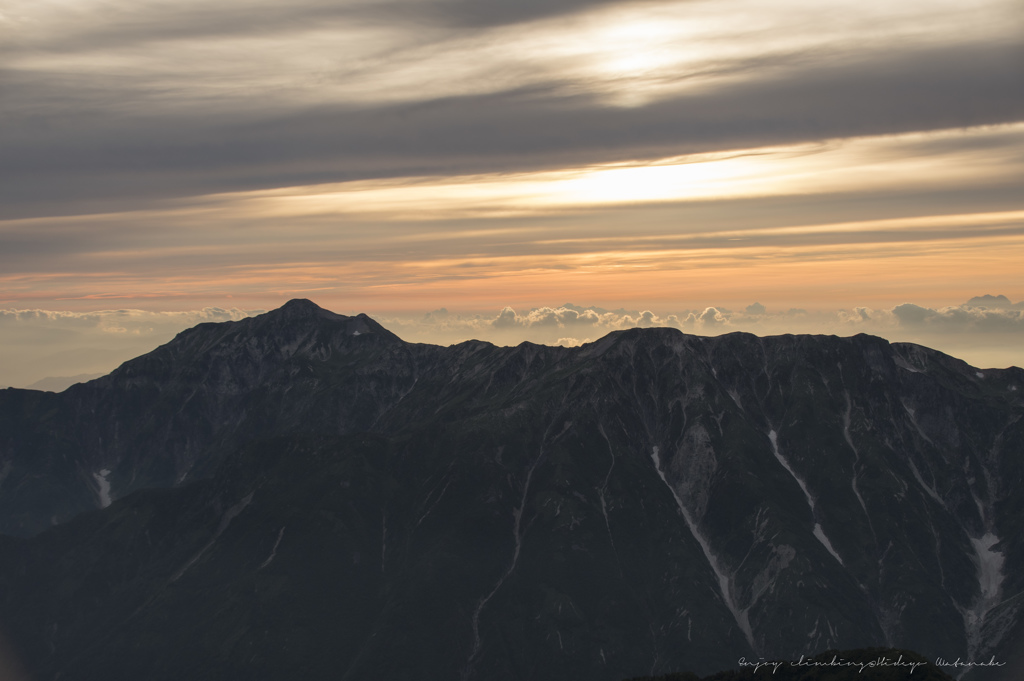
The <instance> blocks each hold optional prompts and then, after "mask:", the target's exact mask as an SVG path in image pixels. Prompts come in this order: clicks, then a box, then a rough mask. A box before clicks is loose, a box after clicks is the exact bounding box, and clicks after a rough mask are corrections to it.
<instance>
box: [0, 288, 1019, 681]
mask: <svg viewBox="0 0 1024 681" xmlns="http://www.w3.org/2000/svg"><path fill="white" fill-rule="evenodd" d="M1022 390H1024V371H1021V370H1020V369H1016V368H1012V369H1006V370H986V371H980V370H978V369H975V368H973V367H970V366H968V365H967V364H965V363H963V362H960V361H958V360H955V359H953V358H950V357H948V356H946V355H943V354H941V353H939V352H936V351H933V350H929V349H927V348H923V347H920V346H916V345H910V344H900V343H896V344H890V343H888V342H886V341H884V340H882V339H879V338H874V337H871V336H865V335H860V336H856V337H853V338H837V337H833V336H778V337H772V338H758V337H755V336H752V335H749V334H729V335H725V336H720V337H716V338H703V337H696V336H689V335H685V334H683V333H680V332H678V331H675V330H671V329H632V330H628V331H620V332H616V333H612V334H610V335H608V336H606V337H605V338H602V339H600V340H599V341H597V342H595V343H590V344H588V345H585V346H583V347H580V348H560V347H545V346H539V345H534V344H530V343H523V344H521V345H519V346H517V347H514V348H500V347H495V346H493V345H490V344H488V343H483V342H479V341H468V342H465V343H461V344H458V345H454V346H452V347H437V346H431V345H422V344H410V343H405V342H403V341H402V340H401V339H399V338H398V337H397V336H395V335H394V334H392V333H391V332H389V331H387V330H386V329H384V328H383V327H381V326H380V325H379V324H377V323H376V322H374V321H373V320H372V319H370V318H369V317H366V316H365V315H359V316H355V317H346V316H342V315H337V314H334V313H331V312H328V311H326V310H323V309H321V308H319V307H317V306H316V305H314V304H313V303H311V302H309V301H299V300H296V301H291V302H290V303H288V304H287V305H285V306H284V307H282V308H280V309H278V310H275V311H273V312H270V313H267V314H264V315H261V316H259V317H254V318H250V319H245V320H241V321H237V322H225V323H218V324H201V325H199V326H197V327H195V328H193V329H190V330H188V331H185V332H183V333H181V334H179V335H178V336H177V337H176V338H175V339H174V340H173V341H171V342H170V343H168V344H167V345H164V346H162V347H160V348H158V349H157V350H155V351H153V352H151V353H149V354H147V355H144V356H142V357H139V358H137V359H135V360H132V361H130V362H127V363H125V364H124V365H122V366H121V367H120V368H118V369H117V370H116V371H114V372H113V373H111V374H110V375H108V376H105V377H103V378H100V379H96V380H94V381H90V382H88V383H84V384H78V385H74V386H71V387H70V388H68V389H67V390H66V391H64V392H63V393H59V394H54V393H44V392H37V391H28V390H14V389H8V390H4V391H0V531H2V532H3V533H4V536H0V625H2V628H3V629H4V630H5V631H6V634H7V639H8V643H9V647H10V648H11V649H12V650H13V651H14V653H15V654H16V656H17V657H18V658H19V659H20V663H21V665H22V666H23V667H24V668H25V669H26V670H27V671H28V672H29V673H30V675H31V678H32V679H35V680H37V681H39V680H44V679H57V678H60V679H62V680H67V679H110V678H115V679H119V678H125V679H128V678H131V679H136V678H146V679H183V678H188V679H218V680H222V679H245V680H246V681H252V680H258V679H280V678H303V679H424V678H429V679H486V680H488V681H491V680H494V681H499V680H502V679H510V680H511V679H560V680H561V679H588V680H590V679H593V680H595V681H599V680H601V679H607V680H609V681H610V680H618V679H623V678H627V677H637V676H643V675H648V676H654V675H659V674H666V673H669V672H677V671H681V670H689V671H692V672H694V673H696V674H700V675H708V674H711V673H714V672H717V671H719V670H722V669H728V668H732V667H734V666H735V665H736V663H737V660H738V659H739V658H740V657H743V656H746V657H747V658H748V659H749V658H756V657H759V656H765V657H780V656H781V657H786V658H789V657H798V656H799V655H801V654H807V655H814V654H818V653H821V652H823V651H826V650H829V649H835V648H847V649H850V648H867V647H875V646H899V647H905V648H910V649H913V650H916V651H919V652H920V653H922V654H924V655H925V656H927V657H928V658H929V659H934V658H935V657H937V656H942V657H944V658H946V659H949V660H952V659H955V658H957V657H960V658H963V659H964V660H967V659H981V658H984V659H985V660H988V659H989V657H990V656H992V655H995V656H996V657H997V658H1000V657H1002V658H1007V657H1008V656H1009V655H1010V653H1011V652H1012V651H1013V650H1014V649H1015V648H1014V646H1015V645H1020V644H1021V642H1022V627H1021V617H1020V608H1021V605H1022V604H1024V598H1022V597H1021V594H1022V593H1024V569H1021V568H1022V565H1024V532H1022V530H1024V527H1022V526H1024V486H1022V484H1021V483H1022V474H1024V421H1022V419H1021V416H1022V414H1024V401H1022V399H1021V393H1022ZM969 678H978V679H981V678H983V674H981V673H972V675H971V677H969Z"/></svg>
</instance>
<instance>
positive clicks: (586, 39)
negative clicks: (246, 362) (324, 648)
mask: <svg viewBox="0 0 1024 681" xmlns="http://www.w3.org/2000/svg"><path fill="white" fill-rule="evenodd" d="M1021 35H1024V14H1022V13H1021V12H1020V7H1019V2H1018V0H977V1H976V2H972V3H967V4H965V3H963V2H960V1H959V0H907V2H902V3H891V2H881V1H880V0H868V1H864V0H856V1H855V0H837V1H835V2H829V3H821V2H816V1H812V0H771V1H770V2H763V1H760V0H719V1H716V2H711V1H710V0H659V1H649V0H635V1H628V0H619V1H616V0H549V1H541V0H522V1H521V2H514V3H513V2H506V1H505V0H382V1H374V2H369V1H366V0H341V1H335V0H332V1H330V2H328V1H327V0H297V1H296V2H292V3H288V4H281V3H277V2H270V1H269V0H225V1H223V2H218V3H209V2H199V1H198V0H180V1H178V2H170V1H169V0H152V1H149V2H145V3H139V2H131V1H129V0H76V1H75V2H70V1H68V0H8V1H7V2H6V3H4V5H3V7H2V8H0V90H2V92H3V97H2V98H0V120H3V122H4V124H3V125H2V126H0V306H5V307H10V308H12V309H13V308H48V309H64V310H69V312H66V313H61V314H66V315H71V316H69V317H66V318H64V317H53V318H51V317H48V316H46V315H45V314H42V313H39V314H41V315H42V316H40V317H38V318H31V316H30V317H27V318H24V319H21V318H18V319H16V320H15V321H13V322H12V321H10V320H8V321H7V322H3V321H2V320H0V328H2V329H5V330H4V331H2V333H4V334H14V335H5V336H4V337H3V338H2V339H0V342H2V343H3V345H4V349H5V352H6V350H7V349H8V347H10V348H22V347H23V349H24V351H25V352H29V351H31V352H35V353H36V354H32V355H31V356H32V357H35V358H37V359H38V358H41V357H44V356H46V357H50V359H51V360H52V361H51V364H52V366H63V365H62V364H60V362H59V361H57V360H55V359H53V357H54V355H53V354H52V353H51V354H50V355H45V353H46V352H49V349H53V348H56V347H57V345H53V346H49V345H47V343H46V342H41V343H40V344H39V347H38V348H35V349H33V348H30V345H31V340H29V339H32V338H35V337H36V336H34V335H33V334H35V333H36V331H31V332H29V331H24V330H26V329H36V330H38V333H39V334H41V335H39V336H38V337H39V338H41V339H45V338H53V339H55V340H54V343H57V344H58V345H59V344H60V343H63V342H64V341H62V340H60V339H61V338H65V339H72V338H77V339H78V340H79V341H80V342H81V343H83V344H84V345H83V347H90V348H92V349H91V350H90V352H93V351H95V352H93V356H94V360H90V361H93V363H94V365H95V366H100V365H101V364H103V362H107V363H108V364H109V362H110V361H113V359H112V358H113V357H114V355H117V356H118V357H124V356H125V354H126V353H128V352H137V351H141V349H143V348H144V346H145V347H146V348H148V347H149V345H147V344H150V343H156V342H162V341H161V339H166V338H167V337H168V336H167V334H168V333H170V332H171V329H172V328H178V327H180V326H182V325H188V323H187V322H188V320H194V319H198V318H199V317H196V316H195V315H196V314H198V313H188V314H186V315H185V316H184V317H174V316H173V315H172V316H171V317H160V316H159V315H158V313H160V311H162V310H167V309H168V308H171V307H174V308H178V309H193V310H201V309H207V308H209V309H212V308H214V307H216V308H217V309H221V310H230V309H231V308H233V307H235V306H237V308H236V309H237V310H241V309H245V310H248V309H269V308H271V307H275V306H277V305H279V304H281V303H283V302H284V301H285V300H287V299H288V298H292V297H310V298H314V299H316V300H318V301H319V302H321V304H324V305H325V306H327V307H331V308H333V309H336V310H337V311H339V312H343V313H349V314H352V313H356V312H362V311H367V312H374V313H377V314H380V315H384V316H388V317H389V318H391V319H393V321H394V323H395V324H398V325H399V326H400V327H401V329H404V330H406V331H408V332H409V333H410V334H412V335H413V336H414V337H418V336H417V334H421V333H422V334H425V335H423V338H434V339H437V340H440V341H444V342H447V340H449V339H457V338H462V337H465V335H466V334H469V333H471V332H472V333H477V334H484V335H485V336H486V337H487V338H494V339H497V340H501V341H502V342H504V341H509V342H511V341H513V340H515V338H521V337H527V336H528V337H530V338H531V339H539V340H543V342H552V343H553V342H559V343H563V344H573V343H578V342H585V341H586V340H587V339H596V338H597V337H599V336H600V335H602V334H603V333H606V332H608V331H609V330H613V329H616V328H624V327H625V326H628V325H658V324H665V325H671V326H677V327H679V328H681V329H684V330H687V331H691V332H697V333H719V332H724V331H728V330H731V329H740V328H742V329H744V330H752V331H756V332H764V333H769V332H772V333H774V332H780V333H781V332H785V331H790V330H793V331H807V332H811V331H815V330H821V331H823V332H824V331H828V332H840V331H842V330H845V329H861V330H867V331H869V332H871V331H872V330H875V331H877V332H878V333H882V332H884V333H890V334H892V333H898V334H902V335H901V336H900V337H901V338H903V339H910V340H913V339H915V338H925V339H927V338H933V337H934V338H935V339H936V342H939V341H941V342H943V343H947V346H948V347H953V346H951V345H948V344H949V343H952V342H953V341H952V340H951V339H954V338H956V339H960V340H958V341H956V342H958V343H961V345H960V346H956V347H957V348H958V350H957V351H958V352H960V351H961V350H963V351H964V352H970V351H971V349H970V339H971V338H973V337H975V336H977V338H978V339H989V340H992V339H995V340H996V341H998V343H1003V341H1004V340H1005V338H1011V337H1012V338H1017V337H1016V336H1015V335H1014V334H1017V333H1018V332H1017V331H1016V329H1017V328H1018V327H1017V326H1016V325H1017V324H1018V321H1017V320H1018V318H1017V317H1013V314H1015V312H1014V308H1012V307H1011V308H1005V307H1004V308H1000V309H997V308H996V307H995V306H994V305H989V306H984V305H973V306H953V307H949V305H950V303H951V302H956V301H963V300H966V299H967V298H968V297H969V296H970V295H973V294H974V293H975V292H977V291H984V290H989V291H1000V292H1003V293H1005V294H1006V295H1008V296H1010V298H1011V299H1013V300H1019V299H1020V298H1021V297H1022V296H1024V291H1022V290H1021V289H1020V282H1021V280H1020V276H1019V269H1020V265H1019V263H1020V262H1022V261H1024V202H1022V199H1021V196H1020V178H1021V177H1022V176H1024V88H1021V87H1020V85H1021V83H1022V82H1024V45H1022V43H1021V41H1020V36H1021ZM552 298H554V299H556V300H562V301H565V300H573V301H587V302H589V303H593V304H594V305H599V306H603V307H601V308H596V307H588V308H576V307H570V306H562V307H546V306H549V305H551V304H552ZM755 300H756V301H757V303H756V304H755V302H754V301H755ZM908 301H912V302H908ZM96 306H119V307H125V308H135V307H138V308H146V310H147V311H145V312H132V313H128V312H124V313H123V314H122V313H117V314H115V313H113V312H105V313H102V314H101V315H100V316H99V317H97V318H95V319H94V318H93V317H89V316H88V315H87V316H84V317H76V316H75V315H79V314H86V312H87V311H89V310H91V309H92V308H93V307H96ZM442 307H444V308H447V309H448V310H452V311H451V312H444V313H442V312H441V311H440V309H439V308H442ZM981 307H986V310H984V311H979V310H980V308H981ZM425 309H438V312H435V313H431V314H430V315H428V317H425V318H423V319H421V318H420V317H419V315H421V314H422V313H421V311H422V310H425ZM481 310H488V311H491V312H487V313H483V312H480V311H481ZM790 310H805V311H806V312H800V311H792V312H791V311H790ZM837 310H845V312H841V313H840V312H837ZM417 311H419V312H417ZM468 311H476V312H468ZM655 311H661V312H655ZM783 311H786V312H783ZM413 312H416V315H417V316H415V317H409V316H408V315H409V314H411V313H413ZM19 314H20V313H19ZM89 314H94V313H91V312H90V313H89ZM217 314H219V313H217ZM225 314H227V313H225ZM230 314H236V312H230ZM237 314H244V313H241V312H237ZM119 315H120V316H119ZM188 315H192V316H188ZM402 315H405V316H402ZM90 320H92V321H90ZM410 320H412V321H410ZM191 323H194V322H191ZM75 324H80V325H84V326H77V327H76V326H74V325H75ZM90 324H93V325H92V326H90ZM147 324H148V325H149V326H147ZM837 325H838V326H837ZM74 329H78V330H77V331H74ZM401 329H400V332H401ZM16 330H21V331H16ZM830 330H831V331H830ZM22 331H24V333H25V334H26V335H24V336H18V335H17V334H18V333H21V332H22ZM62 334H63V335H62ZM75 334H82V335H77V336H76V335H75ZM431 334H433V335H431ZM487 334H490V335H487ZM516 334H519V335H518V336H517V335H516ZM524 334H527V336H524ZM19 339H20V340H19ZM117 339H134V340H132V342H131V343H128V341H127V340H125V341H122V340H117ZM58 341H59V342H58ZM993 342H995V341H993ZM19 344H21V345H19ZM90 344H91V345H90ZM1004 346H1005V344H1004ZM61 347H63V348H69V347H70V346H69V345H63V346H61ZM1000 347H1003V346H1000ZM1005 347H1009V346H1005ZM48 348H49V349H48ZM19 352H22V350H20V349H19V350H17V351H16V352H14V353H13V354H11V355H10V356H12V357H13V356H16V355H17V353H19ZM54 352H58V351H57V350H54ZM60 352H63V350H61V351H60ZM40 353H44V354H40ZM8 354H10V353H8ZM26 356H27V355H26ZM964 356H966V355H964ZM1006 356H1007V357H1010V356H1014V357H1015V356H1016V355H1012V353H1011V355H1006ZM104 358H105V359H104ZM33 361H35V360H33ZM48 361H50V360H48ZM1002 361H1003V360H999V362H1002ZM1013 361H1017V360H1013ZM983 363H984V362H983ZM997 363H998V362H997ZM15 364H16V363H15V362H14V361H13V360H11V362H10V363H9V365H8V366H11V367H14V366H15ZM72 365H74V366H79V365H82V362H81V361H79V360H77V359H76V360H75V361H70V360H69V362H68V366H69V367H71V366H72ZM26 366H27V365H26ZM103 366H104V367H106V366H107V365H106V364H104V365H103ZM12 370H13V369H12ZM62 371H64V370H62ZM89 371H91V370H90V369H88V368H83V369H81V370H80V371H78V370H76V371H74V372H72V371H71V369H70V368H69V369H68V370H67V371H64V373H88V372H89ZM19 380H21V379H19Z"/></svg>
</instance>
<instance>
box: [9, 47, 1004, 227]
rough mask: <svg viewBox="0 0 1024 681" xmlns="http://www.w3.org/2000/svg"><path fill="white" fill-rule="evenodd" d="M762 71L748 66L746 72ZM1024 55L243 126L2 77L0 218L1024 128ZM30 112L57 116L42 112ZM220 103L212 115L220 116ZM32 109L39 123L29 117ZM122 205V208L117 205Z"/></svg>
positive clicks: (962, 51)
mask: <svg viewBox="0 0 1024 681" xmlns="http://www.w3.org/2000/svg"><path fill="white" fill-rule="evenodd" d="M761 66H763V65H761V64H758V63H756V62H755V63H749V64H746V65H745V66H744V67H743V68H746V69H749V70H750V71H751V72H752V73H753V72H756V71H757V70H758V69H759V68H760V67H761ZM1022 84H1024V48H1022V47H1020V46H1018V45H1000V44H994V45H960V46H956V47H945V48H941V49H932V50H919V51H915V52H905V53H901V54H887V55H885V56H884V58H881V57H877V56H876V57H875V58H873V59H868V60H863V61H859V62H857V63H845V64H838V65H836V64H833V65H831V66H813V65H812V66H804V67H802V68H793V69H789V70H787V71H786V75H785V76H784V77H776V78H774V79H766V78H757V79H754V78H750V79H747V80H744V81H742V82H741V83H739V84H737V85H733V86H731V87H728V88H720V89H717V90H712V91H709V92H702V93H699V94H689V95H685V96H676V97H674V98H671V99H667V100H662V101H657V102H653V103H650V104H647V105H645V106H637V107H633V108H625V107H616V106H611V105H609V104H607V103H604V102H603V101H602V100H601V99H600V97H599V96H598V95H596V94H589V95H580V94H576V95H570V94H566V92H565V91H564V90H563V89H562V85H563V84H561V83H558V82H552V83H550V84H549V86H547V87H535V88H530V89H523V90H515V91H508V92H501V93H498V94H491V95H480V96H464V97H451V98H445V99H438V100H433V101H423V102H415V103H403V104H389V105H381V106H376V107H372V106H364V107H363V108H354V107H351V106H345V105H319V106H316V107H312V108H307V109H299V110H294V111H289V112H282V111H277V112H274V113H272V114H260V113H254V110H256V109H257V108H256V107H254V106H253V104H254V103H253V102H251V101H240V102H236V103H235V104H233V105H232V107H231V108H228V109H223V108H222V109H220V110H211V109H207V110H203V109H201V108H194V109H181V110H179V111H178V113H175V114H169V113H166V112H165V111H164V110H163V108H162V107H161V105H159V104H157V103H155V102H147V101H140V102H135V103H133V104H131V105H130V106H128V105H126V104H125V103H124V101H123V100H124V98H125V97H127V96H128V94H127V93H125V92H119V91H118V90H116V89H114V88H115V86H114V85H112V84H111V83H109V82H106V81H102V82H101V81H96V82H93V83H92V84H78V83H69V82H67V79H66V78H62V77H58V76H56V75H52V74H51V75H49V76H47V75H45V74H43V75H41V76H40V75H39V74H27V73H21V72H17V71H10V70H7V71H2V72H0V87H2V88H3V90H4V92H5V94H4V104H2V105H0V115H2V116H3V118H4V121H5V123H4V125H3V126H2V127H0V206H2V208H0V211H2V212H0V218H11V217H28V216H38V215H53V214H60V213H62V212H63V213H68V212H75V211H76V210H80V209H82V208H83V207H85V209H88V210H112V209H116V208H117V207H119V206H122V205H130V204H131V202H132V201H140V200H146V199H160V198H174V197H182V196H190V195H199V194H207V193H215V192H226V191H242V190H249V189H260V188H269V187H277V186H289V185H299V184H310V183H321V182H336V181H344V180H351V179H364V178H379V177H397V176H408V175H431V174H453V173H475V172H491V171H503V172H509V171H524V170H535V169H540V168H555V167H564V166H565V165H572V164H582V163H596V162H612V161H619V160H625V159H640V158H657V157H665V156H670V155H676V154H684V153H691V152H699V151H713V150H725V149H739V148H750V147H755V146H762V145H772V144H782V143H791V142H801V141H809V140H815V139H828V138H837V137H847V136H859V135H873V134H887V133H897V132H906V131H919V130H935V129H943V128H951V127H965V126H974V125H982V124H996V123H1004V122H1012V121H1020V120H1024V87H1022V86H1021V85H1022ZM40 102H60V103H61V106H49V105H48V106H46V107H40V106H39V103H40ZM222 106H223V104H222ZM40 109H43V112H41V111H40ZM126 197H129V198H126Z"/></svg>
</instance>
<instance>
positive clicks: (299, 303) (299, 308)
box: [269, 298, 342, 319]
mask: <svg viewBox="0 0 1024 681" xmlns="http://www.w3.org/2000/svg"><path fill="white" fill-rule="evenodd" d="M269 314H272V315H276V316H280V317H284V318H286V319H306V318H311V317H324V318H327V319H339V318H342V315H339V314H335V313H334V312H331V311H330V310H325V309H324V308H322V307H320V306H319V305H317V304H316V303H314V302H313V301H312V300H307V299H305V298H293V299H291V300H289V301H288V302H287V303H285V304H284V305H282V306H281V307H279V308H277V309H276V310H272V311H271V312H270V313H269Z"/></svg>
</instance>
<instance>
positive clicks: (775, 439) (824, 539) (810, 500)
mask: <svg viewBox="0 0 1024 681" xmlns="http://www.w3.org/2000/svg"><path fill="white" fill-rule="evenodd" d="M768 439H769V440H771V442H772V451H774V452H775V458H776V459H778V461H779V463H780V464H782V467H783V468H785V469H786V470H787V471H789V474H790V475H792V476H793V479H794V480H796V484H798V485H800V489H802V490H803V492H804V496H805V497H807V505H808V506H810V507H811V517H812V518H814V537H815V538H816V539H817V540H818V541H819V542H821V545H822V546H824V547H825V549H826V550H827V551H828V552H829V553H831V554H832V557H833V558H835V559H836V560H837V561H839V564H840V565H844V566H845V564H844V563H843V559H842V558H840V557H839V554H838V553H837V552H836V550H835V549H834V548H833V547H832V542H830V541H829V540H828V536H826V535H825V530H824V529H823V528H822V527H821V523H819V522H818V521H817V517H818V514H817V508H816V505H815V500H814V497H813V496H811V492H810V490H808V489H807V484H806V483H805V482H804V481H803V479H801V478H800V476H799V475H797V474H796V471H794V470H793V469H792V468H791V467H790V465H789V462H788V461H786V458H785V457H784V456H782V452H780V451H779V435H778V433H776V432H775V430H774V429H773V430H770V431H768Z"/></svg>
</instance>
